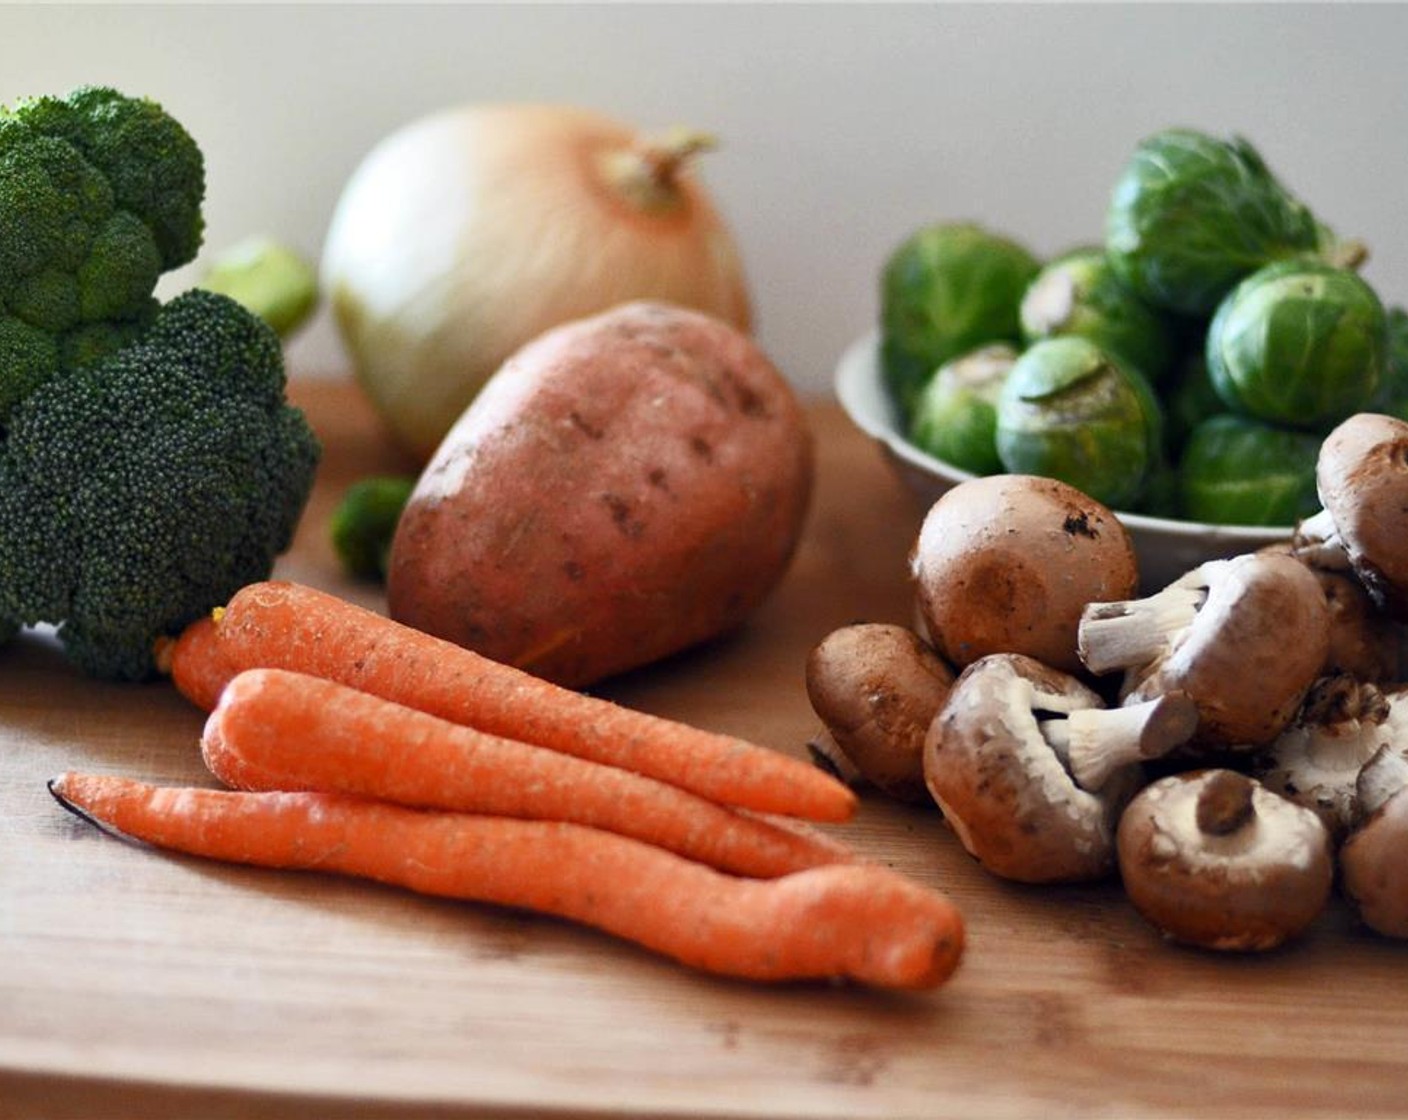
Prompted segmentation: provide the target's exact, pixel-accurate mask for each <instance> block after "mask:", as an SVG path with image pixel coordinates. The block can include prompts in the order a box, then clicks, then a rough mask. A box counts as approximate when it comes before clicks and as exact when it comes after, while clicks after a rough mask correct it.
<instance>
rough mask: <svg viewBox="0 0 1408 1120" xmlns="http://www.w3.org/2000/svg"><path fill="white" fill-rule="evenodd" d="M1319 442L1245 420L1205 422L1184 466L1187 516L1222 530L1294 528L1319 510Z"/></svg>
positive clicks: (1230, 418) (1306, 434) (1182, 496)
mask: <svg viewBox="0 0 1408 1120" xmlns="http://www.w3.org/2000/svg"><path fill="white" fill-rule="evenodd" d="M1319 454H1320V439H1319V437H1318V436H1315V435H1312V434H1311V433H1309V432H1299V431H1292V430H1291V429H1289V428H1278V427H1275V426H1273V425H1271V424H1264V423H1262V422H1261V421H1259V420H1252V419H1249V418H1247V417H1245V416H1231V415H1226V414H1224V415H1221V416H1213V417H1211V418H1210V419H1208V420H1205V421H1203V423H1201V424H1199V425H1198V427H1197V428H1195V429H1194V431H1193V434H1192V435H1191V436H1190V437H1189V439H1188V445H1187V447H1186V448H1185V449H1184V452H1183V458H1182V461H1181V462H1180V464H1179V496H1180V501H1181V504H1182V508H1183V512H1184V514H1185V516H1187V517H1190V518H1192V519H1193V520H1194V521H1207V522H1211V523H1213V524H1217V525H1294V524H1295V523H1296V522H1297V521H1298V520H1300V519H1301V518H1304V517H1309V516H1310V515H1311V514H1313V513H1315V511H1316V510H1317V509H1319V507H1320V500H1319V498H1318V497H1317V496H1316V491H1315V462H1316V459H1317V457H1318V456H1319Z"/></svg>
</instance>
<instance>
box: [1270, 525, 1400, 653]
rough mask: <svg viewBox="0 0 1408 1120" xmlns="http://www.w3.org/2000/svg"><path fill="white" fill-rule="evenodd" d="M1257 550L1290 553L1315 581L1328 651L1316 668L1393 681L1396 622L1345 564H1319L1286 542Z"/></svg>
mask: <svg viewBox="0 0 1408 1120" xmlns="http://www.w3.org/2000/svg"><path fill="white" fill-rule="evenodd" d="M1261 551H1263V552H1275V553H1279V554H1282V555H1287V556H1295V557H1296V559H1298V560H1300V561H1301V562H1302V563H1305V564H1306V565H1307V566H1308V567H1309V568H1310V570H1311V571H1312V572H1313V573H1314V574H1315V578H1316V579H1317V580H1319V581H1320V590H1321V591H1323V592H1324V593H1325V605H1326V607H1328V608H1329V611H1330V652H1329V653H1328V654H1327V655H1326V658H1325V666H1324V668H1323V669H1322V670H1321V673H1322V674H1324V675H1328V674H1330V673H1349V674H1350V675H1351V676H1354V677H1358V678H1359V679H1360V680H1362V681H1396V680H1398V678H1399V675H1400V673H1401V671H1402V668H1403V650H1402V642H1403V638H1402V634H1401V632H1400V627H1399V626H1398V625H1397V624H1396V623H1395V622H1394V621H1393V620H1392V619H1390V618H1388V617H1387V616H1386V615H1385V614H1383V612H1382V611H1380V610H1379V608H1378V606H1377V604H1375V602H1374V600H1373V598H1372V597H1371V596H1370V595H1369V592H1368V590H1366V588H1365V587H1364V585H1363V584H1362V583H1360V582H1359V580H1358V578H1357V577H1356V576H1354V575H1353V573H1352V572H1351V571H1350V570H1349V569H1344V570H1339V569H1334V568H1323V567H1319V566H1318V565H1316V564H1315V563H1313V562H1311V560H1310V558H1309V557H1307V556H1305V555H1300V554H1298V553H1297V550H1296V547H1295V545H1294V544H1293V543H1292V542H1290V541H1287V542H1284V543H1282V544H1274V545H1267V546H1266V547H1265V548H1264V549H1262V550H1261Z"/></svg>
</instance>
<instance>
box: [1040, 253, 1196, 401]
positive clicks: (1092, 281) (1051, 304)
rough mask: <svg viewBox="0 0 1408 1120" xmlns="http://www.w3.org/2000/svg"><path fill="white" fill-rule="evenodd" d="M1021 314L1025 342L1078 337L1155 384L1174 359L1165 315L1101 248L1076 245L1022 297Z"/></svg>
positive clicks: (1041, 275) (1058, 258)
mask: <svg viewBox="0 0 1408 1120" xmlns="http://www.w3.org/2000/svg"><path fill="white" fill-rule="evenodd" d="M1021 317H1022V337H1023V338H1024V339H1025V340H1026V341H1027V342H1038V341H1040V340H1041V339H1043V338H1055V337H1057V336H1059V335H1068V334H1073V335H1079V336H1080V337H1082V338H1088V339H1090V341H1091V342H1093V343H1095V345H1097V346H1099V347H1100V348H1101V349H1102V350H1104V351H1105V352H1106V353H1109V354H1113V355H1115V357H1117V358H1120V359H1121V360H1123V361H1124V362H1125V363H1126V364H1127V365H1131V366H1133V367H1134V368H1135V369H1137V370H1139V372H1140V373H1142V374H1143V375H1144V376H1145V377H1146V378H1147V379H1148V380H1149V381H1150V382H1151V383H1152V382H1157V381H1159V380H1161V379H1162V378H1163V376H1164V374H1165V373H1166V372H1167V370H1168V368H1169V365H1170V363H1171V362H1172V359H1173V355H1174V342H1173V336H1172V332H1171V331H1170V330H1169V327H1168V324H1167V323H1165V321H1164V317H1163V316H1162V315H1161V314H1160V313H1159V312H1157V311H1155V310H1154V309H1153V308H1152V307H1150V306H1149V305H1148V304H1147V303H1145V302H1144V301H1143V300H1142V299H1140V298H1139V297H1138V296H1137V295H1135V294H1134V292H1133V291H1132V290H1131V289H1130V288H1129V287H1128V285H1126V284H1125V283H1124V281H1123V280H1121V279H1120V278H1119V276H1118V275H1117V274H1116V272H1115V270H1114V268H1113V267H1112V266H1111V264H1110V258H1109V257H1108V256H1106V255H1105V251H1104V250H1103V249H1090V248H1082V249H1076V250H1074V251H1073V252H1070V253H1067V254H1065V255H1063V256H1060V257H1057V258H1056V259H1055V260H1054V261H1051V262H1050V263H1049V264H1047V265H1046V266H1045V267H1044V268H1043V269H1042V270H1041V271H1040V272H1039V273H1037V276H1036V279H1035V280H1033V281H1032V283H1031V286H1030V287H1028V288H1027V291H1026V294H1025V295H1023V297H1022V305H1021Z"/></svg>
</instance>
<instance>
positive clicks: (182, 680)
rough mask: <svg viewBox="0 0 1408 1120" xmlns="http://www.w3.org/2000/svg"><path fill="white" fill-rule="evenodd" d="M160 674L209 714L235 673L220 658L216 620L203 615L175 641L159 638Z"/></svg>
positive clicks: (157, 654)
mask: <svg viewBox="0 0 1408 1120" xmlns="http://www.w3.org/2000/svg"><path fill="white" fill-rule="evenodd" d="M156 666H157V669H158V671H160V672H163V673H166V674H168V675H170V677H171V681H172V683H173V684H174V685H175V686H176V691H177V692H179V693H180V694H181V695H182V696H184V697H185V698H186V699H187V700H189V701H190V702H191V703H192V704H194V705H195V706H196V707H198V708H200V709H202V710H204V711H207V712H208V711H210V710H211V709H212V708H214V707H215V705H216V703H217V702H218V701H219V699H220V692H221V690H222V689H223V688H224V687H225V685H226V684H228V683H229V681H230V678H231V677H233V676H234V675H235V672H236V670H235V669H234V668H233V667H231V665H230V664H229V663H228V662H227V661H226V660H225V659H224V658H223V657H222V656H221V655H220V649H219V647H218V645H217V644H216V635H215V619H214V617H213V616H212V615H208V614H206V615H202V616H201V617H200V618H198V619H196V620H195V621H194V622H192V623H190V624H189V625H188V626H186V628H185V629H184V630H182V631H181V633H180V634H179V635H178V636H177V637H175V638H159V639H157V647H156Z"/></svg>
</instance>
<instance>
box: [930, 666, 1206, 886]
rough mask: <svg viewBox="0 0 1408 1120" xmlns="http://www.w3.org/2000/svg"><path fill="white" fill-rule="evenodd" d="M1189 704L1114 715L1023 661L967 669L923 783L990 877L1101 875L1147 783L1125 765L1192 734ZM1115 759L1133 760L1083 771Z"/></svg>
mask: <svg viewBox="0 0 1408 1120" xmlns="http://www.w3.org/2000/svg"><path fill="white" fill-rule="evenodd" d="M1193 725H1194V719H1193V710H1192V707H1191V705H1187V706H1184V705H1181V704H1180V703H1179V702H1178V701H1177V700H1176V699H1172V698H1163V699H1160V700H1158V701H1155V702H1154V703H1151V704H1149V705H1146V706H1144V707H1143V708H1141V709H1137V710H1136V709H1123V710H1121V709H1114V710H1111V709H1106V708H1104V706H1103V703H1102V701H1101V699H1100V697H1099V695H1098V694H1097V693H1095V692H1094V691H1093V690H1092V689H1090V688H1088V687H1086V686H1085V685H1084V684H1082V683H1081V682H1080V681H1079V680H1077V679H1076V678H1075V677H1073V676H1070V675H1069V674H1066V673H1061V672H1058V671H1057V670H1055V669H1052V668H1050V667H1049V666H1045V665H1042V664H1041V663H1040V662H1038V661H1035V660H1033V659H1032V658H1030V657H1025V656H1023V655H1021V654H991V655H989V656H988V657H984V658H980V659H979V660H978V661H975V662H974V663H973V664H971V665H969V666H968V667H967V668H966V669H964V670H963V672H962V673H961V674H960V675H959V677H958V680H957V681H956V682H954V685H953V689H952V690H951V691H950V692H949V696H948V701H947V702H946V703H945V704H944V706H943V709H942V710H941V711H940V712H939V714H938V716H937V717H936V718H935V719H934V722H933V723H932V724H931V725H930V727H929V734H928V737H927V739H926V741H925V745H924V777H925V780H926V781H927V783H928V786H929V792H930V793H931V794H932V795H933V798H934V800H935V801H936V802H937V803H938V805H939V808H940V809H942V810H943V813H944V820H945V821H946V822H947V823H948V825H949V826H950V827H951V828H952V829H953V831H954V832H955V833H956V834H957V836H958V839H959V841H960V842H961V843H962V844H963V847H964V848H965V849H966V850H967V851H968V853H969V854H970V855H972V856H973V857H974V858H975V859H977V860H978V862H979V863H980V864H982V865H983V867H984V868H986V869H987V870H988V871H990V872H992V873H993V874H995V875H999V876H1001V877H1003V878H1006V879H1015V880H1018V881H1020V882H1026V883H1050V882H1077V881H1083V880H1091V879H1098V878H1101V877H1103V876H1105V875H1107V874H1109V873H1110V872H1111V871H1113V869H1114V858H1115V857H1114V826H1115V821H1116V820H1117V819H1118V816H1119V811H1120V809H1121V808H1122V807H1123V805H1124V804H1125V803H1126V802H1127V801H1128V800H1129V798H1130V796H1131V795H1132V794H1133V793H1134V791H1135V789H1136V788H1138V785H1139V784H1140V782H1141V781H1142V776H1141V774H1140V772H1139V767H1138V766H1137V765H1132V764H1129V760H1131V759H1137V758H1138V757H1139V756H1140V755H1141V754H1145V753H1159V752H1160V751H1162V750H1166V749H1168V748H1169V747H1170V746H1171V745H1172V741H1175V740H1178V739H1180V738H1181V737H1186V736H1187V734H1189V733H1190V732H1191V730H1192V728H1193ZM1068 750H1069V751H1070V753H1071V754H1072V755H1075V754H1084V755H1086V756H1093V757H1095V758H1099V757H1100V755H1101V754H1102V753H1108V754H1110V755H1113V756H1115V757H1117V758H1119V759H1121V760H1124V762H1125V764H1120V765H1112V764H1107V763H1098V764H1096V765H1094V766H1086V767H1084V768H1083V771H1082V772H1083V773H1085V774H1086V775H1087V780H1089V781H1090V782H1091V784H1090V785H1088V786H1087V785H1082V783H1081V782H1080V781H1079V780H1078V779H1077V778H1076V777H1075V776H1074V775H1073V774H1072V770H1071V762H1072V761H1073V760H1072V759H1071V758H1070V757H1069V756H1068V755H1067V753H1066V752H1067V751H1068Z"/></svg>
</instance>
